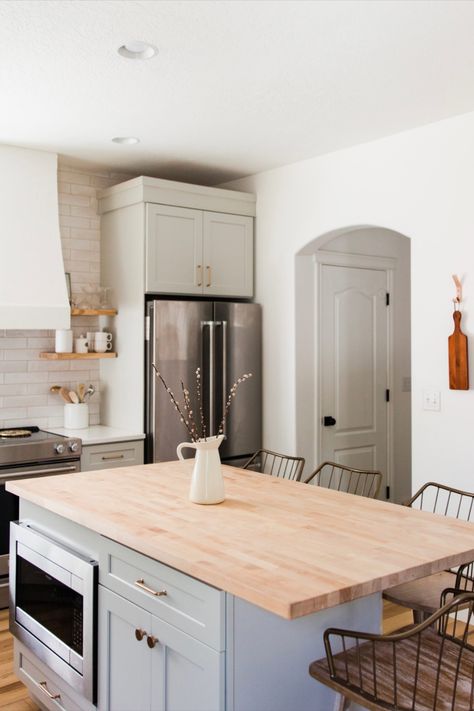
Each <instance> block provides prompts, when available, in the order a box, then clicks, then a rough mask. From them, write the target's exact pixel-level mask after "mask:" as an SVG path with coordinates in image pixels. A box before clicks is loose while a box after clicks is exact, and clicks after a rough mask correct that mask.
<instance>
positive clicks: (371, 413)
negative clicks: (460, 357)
mask: <svg viewBox="0 0 474 711" xmlns="http://www.w3.org/2000/svg"><path fill="white" fill-rule="evenodd" d="M295 283H296V381H297V382H296V413H297V428H296V433H297V448H298V452H301V453H302V454H303V456H305V457H306V460H307V462H308V467H309V466H315V465H316V464H318V463H320V462H321V461H324V460H325V459H331V460H333V461H340V462H341V463H349V464H350V465H351V466H356V467H357V466H360V467H361V468H364V467H367V468H375V469H381V470H382V472H383V475H384V489H383V490H382V492H381V494H382V497H383V498H385V497H386V498H389V499H391V500H392V501H397V502H399V501H402V500H403V499H405V498H407V497H408V496H409V495H410V494H411V392H410V391H411V366H410V349H411V345H410V240H409V239H408V238H407V237H405V236H404V235H401V234H400V233H398V232H394V231H392V230H389V229H386V228H381V227H374V226H368V227H364V226H360V227H351V228H345V229H341V230H338V231H336V232H332V233H328V234H326V235H322V236H321V237H319V238H317V239H315V240H313V241H312V242H311V243H309V244H308V245H306V247H305V248H304V249H303V250H301V251H300V252H299V253H298V255H297V257H296V282H295ZM329 410H332V411H331V412H329ZM328 416H329V417H331V418H332V420H335V422H334V423H333V422H332V420H331V419H327V420H326V423H325V420H324V418H325V417H326V418H328Z"/></svg>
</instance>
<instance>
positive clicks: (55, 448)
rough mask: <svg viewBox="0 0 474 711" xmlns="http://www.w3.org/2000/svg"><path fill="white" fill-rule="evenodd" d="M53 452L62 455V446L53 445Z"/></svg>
mask: <svg viewBox="0 0 474 711" xmlns="http://www.w3.org/2000/svg"><path fill="white" fill-rule="evenodd" d="M54 451H55V452H56V454H64V444H55V445H54Z"/></svg>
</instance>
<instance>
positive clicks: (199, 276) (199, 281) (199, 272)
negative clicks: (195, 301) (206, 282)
mask: <svg viewBox="0 0 474 711" xmlns="http://www.w3.org/2000/svg"><path fill="white" fill-rule="evenodd" d="M196 280H197V285H198V286H202V266H201V265H200V264H198V265H197V267H196Z"/></svg>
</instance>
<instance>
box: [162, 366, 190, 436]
mask: <svg viewBox="0 0 474 711" xmlns="http://www.w3.org/2000/svg"><path fill="white" fill-rule="evenodd" d="M152 366H153V369H154V371H155V373H156V377H157V378H159V380H160V381H161V382H162V383H163V387H164V388H165V390H166V392H167V393H168V395H169V397H170V400H171V402H172V403H173V405H174V409H175V410H176V412H177V413H178V414H179V416H180V418H181V422H182V423H183V424H184V425H185V426H186V429H187V430H188V434H189V436H190V437H191V439H192V441H193V442H196V441H197V438H196V437H195V436H194V434H193V433H192V430H191V428H190V426H189V423H188V421H187V419H186V417H185V415H184V413H183V412H182V410H181V408H180V406H179V403H178V401H177V400H176V398H175V396H174V394H173V391H172V390H171V389H170V388H169V387H168V386H167V384H166V382H165V381H164V379H163V376H162V375H161V373H160V371H159V370H158V368H157V367H156V365H155V364H154V363H152Z"/></svg>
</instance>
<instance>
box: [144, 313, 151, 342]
mask: <svg viewBox="0 0 474 711" xmlns="http://www.w3.org/2000/svg"><path fill="white" fill-rule="evenodd" d="M149 340H150V317H149V316H145V341H149Z"/></svg>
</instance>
